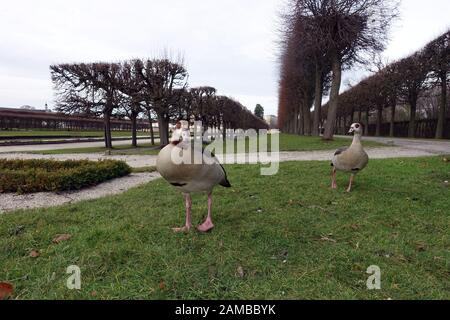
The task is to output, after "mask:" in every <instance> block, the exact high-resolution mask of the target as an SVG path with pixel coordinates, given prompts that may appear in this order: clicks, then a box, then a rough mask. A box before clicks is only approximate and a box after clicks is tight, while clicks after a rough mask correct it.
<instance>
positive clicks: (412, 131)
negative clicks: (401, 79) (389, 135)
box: [408, 98, 417, 138]
mask: <svg viewBox="0 0 450 320" xmlns="http://www.w3.org/2000/svg"><path fill="white" fill-rule="evenodd" d="M409 106H410V112H411V114H410V118H409V128H408V137H409V138H414V137H415V135H416V110H417V99H415V98H412V99H410V101H409Z"/></svg>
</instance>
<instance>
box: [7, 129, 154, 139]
mask: <svg viewBox="0 0 450 320" xmlns="http://www.w3.org/2000/svg"><path fill="white" fill-rule="evenodd" d="M111 134H112V136H113V137H116V138H118V137H131V131H112V132H111ZM149 135H150V133H148V132H138V136H149ZM10 136H19V137H24V138H26V137H32V136H48V137H52V136H71V137H103V131H101V130H99V131H83V130H80V131H78V130H70V131H68V130H38V129H34V130H0V138H1V137H10Z"/></svg>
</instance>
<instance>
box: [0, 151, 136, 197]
mask: <svg viewBox="0 0 450 320" xmlns="http://www.w3.org/2000/svg"><path fill="white" fill-rule="evenodd" d="M130 172H131V168H130V167H129V166H128V165H127V164H126V163H125V162H123V161H116V160H101V161H88V160H67V161H56V160H5V159H0V193H4V192H17V193H31V192H41V191H67V190H79V189H81V188H85V187H91V186H95V185H97V184H99V183H101V182H104V181H107V180H110V179H113V178H117V177H122V176H125V175H127V174H129V173H130Z"/></svg>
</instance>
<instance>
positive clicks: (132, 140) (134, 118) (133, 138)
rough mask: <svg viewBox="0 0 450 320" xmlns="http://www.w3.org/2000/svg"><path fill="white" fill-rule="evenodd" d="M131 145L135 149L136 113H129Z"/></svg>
mask: <svg viewBox="0 0 450 320" xmlns="http://www.w3.org/2000/svg"><path fill="white" fill-rule="evenodd" d="M130 118H131V145H132V146H133V147H137V113H136V112H131V116H130Z"/></svg>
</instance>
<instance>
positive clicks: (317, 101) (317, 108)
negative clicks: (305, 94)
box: [311, 63, 323, 136]
mask: <svg viewBox="0 0 450 320" xmlns="http://www.w3.org/2000/svg"><path fill="white" fill-rule="evenodd" d="M322 88H323V79H322V72H321V71H320V67H319V64H318V63H316V74H315V91H314V120H313V127H312V132H311V133H312V135H313V136H319V135H320V130H319V126H320V115H321V109H322Z"/></svg>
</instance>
